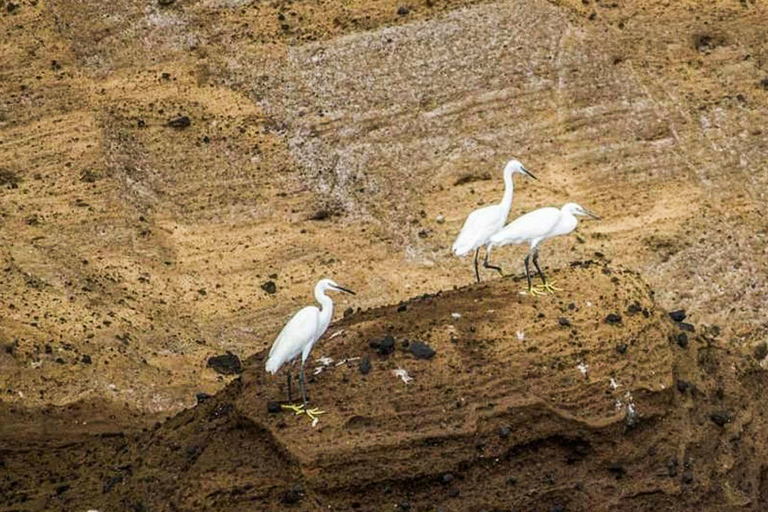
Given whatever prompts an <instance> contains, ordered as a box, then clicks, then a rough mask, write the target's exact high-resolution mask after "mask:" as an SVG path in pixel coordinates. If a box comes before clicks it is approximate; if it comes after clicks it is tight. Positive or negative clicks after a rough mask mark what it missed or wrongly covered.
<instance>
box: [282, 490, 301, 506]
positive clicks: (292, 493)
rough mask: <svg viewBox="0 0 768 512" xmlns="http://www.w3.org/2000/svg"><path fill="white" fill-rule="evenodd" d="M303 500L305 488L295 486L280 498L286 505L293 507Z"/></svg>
mask: <svg viewBox="0 0 768 512" xmlns="http://www.w3.org/2000/svg"><path fill="white" fill-rule="evenodd" d="M302 499H304V488H303V487H302V486H301V485H294V486H293V487H291V488H290V489H288V490H287V491H285V492H284V493H283V495H282V496H281V497H280V501H281V502H283V503H284V504H285V505H293V504H295V503H298V502H300V501H301V500H302Z"/></svg>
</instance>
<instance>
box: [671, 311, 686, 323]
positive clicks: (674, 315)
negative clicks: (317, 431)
mask: <svg viewBox="0 0 768 512" xmlns="http://www.w3.org/2000/svg"><path fill="white" fill-rule="evenodd" d="M669 318H671V319H672V320H674V321H675V322H682V321H683V320H685V310H684V309H678V310H677V311H672V312H671V313H669Z"/></svg>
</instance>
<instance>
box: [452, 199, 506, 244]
mask: <svg viewBox="0 0 768 512" xmlns="http://www.w3.org/2000/svg"><path fill="white" fill-rule="evenodd" d="M507 215H509V210H508V209H506V210H505V209H504V208H503V207H502V206H501V205H498V204H494V205H492V206H486V207H485V208H480V209H479V210H475V211H473V212H472V213H470V214H469V216H468V217H467V220H466V221H464V225H463V226H462V228H461V232H460V233H459V236H458V237H457V238H456V241H455V242H454V243H453V248H452V250H453V254H455V255H456V256H464V255H465V254H469V253H470V252H471V251H474V250H475V249H477V248H478V247H482V246H483V245H485V243H486V242H487V241H488V238H490V237H491V235H493V234H494V233H496V232H497V231H499V230H500V229H501V228H503V227H504V222H505V221H506V220H507Z"/></svg>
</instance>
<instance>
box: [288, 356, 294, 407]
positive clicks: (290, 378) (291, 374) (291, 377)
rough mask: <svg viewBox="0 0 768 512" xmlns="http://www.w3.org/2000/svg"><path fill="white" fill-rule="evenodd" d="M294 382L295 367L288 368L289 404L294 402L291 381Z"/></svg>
mask: <svg viewBox="0 0 768 512" xmlns="http://www.w3.org/2000/svg"><path fill="white" fill-rule="evenodd" d="M292 380H293V365H291V367H290V368H288V403H291V402H293V393H292V392H291V381H292Z"/></svg>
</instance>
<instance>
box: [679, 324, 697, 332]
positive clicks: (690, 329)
mask: <svg viewBox="0 0 768 512" xmlns="http://www.w3.org/2000/svg"><path fill="white" fill-rule="evenodd" d="M677 327H679V328H680V330H681V331H688V332H695V331H696V328H695V327H694V326H693V324H687V323H685V322H679V323H678V324H677Z"/></svg>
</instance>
